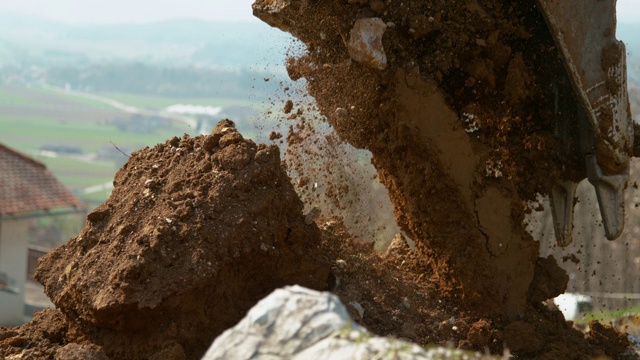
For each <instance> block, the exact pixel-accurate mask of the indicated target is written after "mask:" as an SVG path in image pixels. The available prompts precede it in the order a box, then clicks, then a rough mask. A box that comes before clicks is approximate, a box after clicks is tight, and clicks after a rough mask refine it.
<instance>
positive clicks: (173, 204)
mask: <svg viewBox="0 0 640 360" xmlns="http://www.w3.org/2000/svg"><path fill="white" fill-rule="evenodd" d="M302 208H303V205H302V202H301V201H300V200H299V198H298V196H297V195H296V193H295V192H294V190H293V186H292V185H291V183H290V181H289V178H288V177H287V176H286V173H285V171H284V170H283V168H282V167H281V166H280V156H279V149H278V147H277V146H275V145H256V144H254V143H253V141H251V140H246V139H244V138H243V137H242V135H241V134H240V133H238V132H237V131H236V129H235V126H234V124H233V122H231V121H229V120H223V121H221V122H220V123H219V124H218V125H217V126H216V128H215V129H214V131H213V133H212V134H211V135H208V136H198V137H194V138H192V137H189V136H187V135H185V136H184V137H182V138H177V137H174V138H173V139H171V140H169V141H167V142H166V143H164V144H158V145H156V146H155V147H154V148H152V149H150V148H145V149H142V150H140V151H137V152H135V153H134V154H132V156H131V159H130V160H129V161H128V162H127V164H126V165H125V166H124V167H123V168H122V169H121V170H120V171H119V172H118V173H117V174H116V176H115V180H114V190H113V193H112V195H111V196H110V198H109V199H108V200H107V201H106V202H105V203H104V204H103V205H101V206H99V207H98V208H96V209H95V210H94V211H93V212H92V213H90V214H89V215H88V217H87V218H88V221H87V224H86V226H85V227H84V229H83V230H82V231H81V232H80V234H79V235H78V236H76V237H75V238H72V239H70V240H69V241H68V242H67V243H66V244H65V245H63V246H61V247H59V248H57V249H54V250H53V251H52V252H50V253H49V254H47V255H46V256H45V257H44V258H43V259H42V260H41V261H40V264H39V267H38V270H37V272H36V275H35V276H36V278H37V279H38V280H39V281H40V282H41V283H43V284H44V285H45V291H46V293H47V294H48V295H49V297H50V298H51V299H52V301H53V302H54V304H55V305H56V307H57V308H59V309H60V310H56V311H48V312H47V313H46V314H50V315H49V317H54V318H55V319H57V321H59V322H60V323H61V324H64V325H61V326H60V330H59V331H55V332H54V333H53V334H52V335H51V336H49V340H48V341H49V342H50V343H52V344H58V345H59V346H63V345H65V344H67V343H78V344H80V345H85V344H94V345H96V346H99V347H101V348H102V350H103V351H104V353H105V354H106V355H107V356H109V357H110V358H113V359H145V358H158V359H160V358H163V359H165V358H175V359H179V358H189V359H193V358H198V357H199V356H201V355H202V354H203V353H204V352H205V350H206V349H207V347H208V346H209V345H210V344H211V342H212V340H213V339H214V338H215V337H216V336H217V335H218V334H220V333H221V332H222V331H224V330H225V329H227V328H229V327H231V326H233V325H234V324H235V323H236V322H237V321H238V320H240V319H241V318H242V317H243V316H244V315H245V313H246V311H247V310H248V309H249V308H250V307H251V306H253V305H254V304H255V303H256V302H257V301H258V300H259V299H261V298H262V297H264V296H266V295H267V294H269V293H270V292H271V291H272V290H274V289H276V288H278V287H281V286H284V285H287V284H300V285H303V286H306V287H309V288H314V289H321V290H324V289H326V288H327V282H328V279H329V269H330V268H329V265H328V264H327V262H326V261H325V260H323V256H321V253H320V252H319V249H320V248H319V244H320V232H319V230H318V228H317V226H316V225H315V224H313V223H308V222H305V217H304V216H303V214H302ZM40 318H42V316H39V317H36V321H35V323H34V324H33V325H32V326H35V327H37V326H38V325H37V319H40ZM45 332H46V333H49V331H48V330H46V331H45ZM2 336H3V337H5V338H10V339H11V340H10V341H9V342H8V344H9V345H11V344H13V345H11V346H9V347H7V348H6V349H4V355H5V356H6V355H9V354H11V353H12V352H14V351H21V350H23V349H22V347H21V346H22V345H25V344H28V343H31V340H25V341H24V342H25V344H22V343H19V344H14V343H15V342H16V341H18V340H16V336H17V335H13V334H11V333H4V335H2ZM18 342H19V341H18ZM4 344H7V342H5V343H4ZM15 345H17V346H15ZM43 346H44V345H43ZM45 347H46V346H45ZM76 350H78V349H76ZM85 350H86V349H85ZM60 351H63V350H60ZM65 351H66V350H65ZM87 351H89V350H87ZM171 354H172V355H171ZM169 355H171V356H169Z"/></svg>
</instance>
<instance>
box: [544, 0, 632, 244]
mask: <svg viewBox="0 0 640 360" xmlns="http://www.w3.org/2000/svg"><path fill="white" fill-rule="evenodd" d="M537 2H538V6H539V8H540V10H541V11H542V13H543V15H544V17H545V19H546V22H547V25H548V27H549V29H550V30H551V34H552V35H553V37H554V40H555V43H556V46H557V47H558V50H559V51H560V54H561V56H562V59H563V62H564V65H565V69H566V71H567V75H568V78H569V80H570V83H571V86H572V88H573V92H574V93H575V97H576V98H577V99H578V102H579V104H578V106H579V108H580V111H579V112H578V113H579V118H580V119H579V120H578V128H579V129H578V132H579V134H578V136H577V137H578V139H579V141H578V142H579V146H580V149H579V150H580V152H581V154H582V156H583V157H584V159H585V166H586V169H587V174H588V179H589V182H591V184H592V185H593V186H594V188H595V190H596V195H597V198H598V205H599V207H600V213H601V215H602V221H603V225H604V229H605V235H606V237H607V238H608V239H609V240H614V239H616V238H617V237H618V236H620V234H621V233H622V230H623V228H624V191H625V189H626V187H627V183H628V179H629V159H630V157H631V154H632V148H633V122H632V119H631V112H630V109H629V96H628V94H627V66H626V51H625V46H624V44H623V43H622V42H621V41H618V40H616V37H615V33H616V0H537ZM562 136H565V137H566V136H567V135H566V134H563V135H562ZM574 196H575V184H570V183H568V182H567V181H564V180H558V181H557V185H556V186H555V187H554V189H552V191H551V205H552V206H551V208H552V214H553V220H554V228H555V232H556V239H557V240H558V244H559V245H560V246H567V245H569V244H570V243H571V240H572V239H571V230H572V228H573V204H574V201H573V200H574V199H573V198H574Z"/></svg>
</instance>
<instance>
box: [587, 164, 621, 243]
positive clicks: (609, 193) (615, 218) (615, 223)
mask: <svg viewBox="0 0 640 360" xmlns="http://www.w3.org/2000/svg"><path fill="white" fill-rule="evenodd" d="M585 162H586V165H587V174H588V176H589V182H590V183H591V184H592V185H593V187H594V188H595V189H596V196H597V198H598V206H599V207H600V215H602V223H603V225H604V232H605V236H606V237H607V239H609V240H615V239H617V238H618V237H619V236H620V234H622V230H623V229H624V191H625V189H626V187H627V182H628V181H629V167H628V166H627V170H626V171H625V172H623V173H622V174H617V175H604V174H603V173H602V169H601V168H600V165H598V161H597V159H596V157H595V155H589V156H587V157H586V158H585Z"/></svg>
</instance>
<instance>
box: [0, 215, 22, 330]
mask: <svg viewBox="0 0 640 360" xmlns="http://www.w3.org/2000/svg"><path fill="white" fill-rule="evenodd" d="M28 230H29V220H28V219H18V220H7V219H0V273H5V274H6V275H7V276H8V277H9V278H11V279H14V280H15V283H13V286H15V287H17V288H18V289H19V290H20V293H19V294H12V293H7V292H4V291H0V326H15V325H20V324H22V323H23V318H24V284H25V281H26V273H27V243H28Z"/></svg>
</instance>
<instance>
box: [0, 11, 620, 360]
mask: <svg viewBox="0 0 640 360" xmlns="http://www.w3.org/2000/svg"><path fill="white" fill-rule="evenodd" d="M254 12H255V14H256V15H257V16H258V17H260V18H261V19H263V20H264V21H266V22H267V23H269V24H271V25H273V26H277V27H279V28H281V29H283V30H285V31H289V32H291V33H292V34H294V35H295V36H296V37H298V38H299V39H300V40H302V41H303V42H304V43H305V44H306V46H307V51H306V52H305V53H304V54H302V55H300V56H297V57H294V58H291V59H290V60H289V63H288V71H289V74H290V76H291V77H292V78H293V79H294V80H295V79H299V78H304V79H306V81H307V89H308V91H309V94H311V95H312V96H313V97H314V99H315V101H316V102H317V106H318V108H319V110H320V111H321V113H322V114H323V115H325V116H326V118H327V119H328V121H329V123H330V125H331V126H332V127H333V128H334V129H335V131H336V133H337V135H335V134H333V135H327V137H326V138H325V139H324V140H325V141H324V144H325V145H326V146H328V147H330V148H332V147H333V148H335V147H338V146H339V144H340V143H342V142H343V141H347V142H348V143H350V144H352V145H354V146H356V147H358V148H361V149H366V150H369V151H370V152H371V154H372V160H371V161H372V163H373V164H374V166H375V167H376V170H377V175H376V179H379V181H380V182H381V183H382V184H384V186H385V187H386V189H387V190H388V192H389V196H390V199H391V202H392V204H393V210H394V214H395V217H396V221H397V223H398V225H399V226H400V228H401V229H402V231H403V232H404V233H405V234H407V235H408V237H410V238H411V239H412V240H413V241H415V244H416V248H415V249H412V248H411V247H410V246H409V245H408V244H407V241H406V239H405V237H404V236H403V235H401V234H398V235H397V236H396V237H395V238H394V239H393V241H392V243H391V246H390V247H389V248H388V249H387V251H386V252H384V253H382V254H380V253H377V252H376V251H374V249H373V245H372V243H365V242H361V241H359V240H358V239H355V238H354V237H353V236H351V234H350V233H349V229H347V228H346V227H345V226H344V225H343V222H342V220H341V219H338V218H332V217H319V216H318V212H317V211H316V209H312V210H311V211H309V212H308V213H306V214H304V213H303V206H304V205H303V203H302V202H301V201H300V199H299V198H298V195H297V194H296V192H295V191H294V185H293V184H292V181H291V180H290V178H289V177H288V176H287V173H286V171H287V170H289V171H290V172H291V171H292V170H293V172H295V171H296V169H290V168H289V169H285V167H284V166H282V163H281V162H282V160H281V158H280V152H279V149H278V147H276V146H275V145H264V144H260V145H256V144H255V143H253V142H252V141H250V140H247V139H244V138H243V137H242V135H241V134H240V133H238V132H237V131H236V129H235V126H234V124H233V123H232V122H231V121H230V120H223V121H221V122H220V123H219V124H218V125H217V126H216V128H215V129H214V131H213V133H212V134H211V135H207V136H198V137H194V138H191V137H189V136H187V135H185V136H183V137H182V138H178V137H175V138H173V139H170V140H168V141H167V142H166V143H164V144H159V145H157V146H155V147H154V148H145V149H142V150H140V151H138V152H136V153H134V154H132V156H131V159H130V160H129V161H128V162H127V164H126V165H125V166H124V167H123V168H122V169H121V170H120V171H119V172H118V174H117V175H116V177H115V179H114V190H113V193H112V195H111V197H110V198H109V200H107V202H105V203H104V204H103V205H101V206H100V207H98V208H97V209H96V210H95V211H93V212H92V213H91V214H89V215H88V221H87V223H86V225H85V227H84V229H83V230H82V232H81V233H80V234H79V235H78V236H76V237H74V238H72V239H70V240H69V242H68V243H67V244H65V245H63V246H61V247H59V248H57V249H55V250H54V251H52V252H51V253H50V254H48V255H47V256H46V257H45V258H43V259H42V261H41V263H40V266H39V268H38V271H37V273H36V278H37V279H38V280H39V281H40V282H42V283H43V284H44V285H45V290H46V292H47V294H48V295H49V296H50V298H51V299H52V301H53V302H54V304H56V306H57V309H55V310H45V311H43V312H40V313H38V314H36V316H35V317H34V320H33V321H32V322H31V323H28V324H25V325H23V326H21V327H17V328H11V329H6V328H0V356H3V357H6V358H18V357H20V358H34V359H54V358H58V359H62V358H74V357H77V358H95V359H103V358H104V359H107V358H111V359H198V358H199V357H200V356H201V355H202V354H203V353H204V351H205V350H206V348H207V346H209V344H210V343H211V342H212V340H213V339H214V338H215V337H216V336H217V335H219V334H220V333H221V332H222V331H224V330H225V329H226V328H228V327H230V326H233V325H234V324H235V323H236V322H237V321H238V320H240V318H242V316H243V315H244V314H245V313H246V311H247V310H248V309H249V308H250V307H251V306H252V305H253V304H255V302H256V301H257V300H259V299H260V298H261V297H263V296H265V295H266V294H267V293H269V292H270V291H272V290H273V289H275V288H277V287H280V286H283V285H287V284H294V283H296V284H300V285H304V286H307V287H310V288H314V289H319V290H326V289H329V290H331V291H333V292H335V293H336V294H338V295H339V296H340V298H341V299H342V300H343V302H344V303H345V304H347V306H348V309H349V311H350V314H351V316H352V317H353V318H354V319H355V320H356V321H357V322H359V323H361V324H362V325H364V326H365V327H367V328H368V329H370V330H371V331H372V332H374V333H376V334H379V335H393V336H396V337H399V338H404V339H408V340H411V341H414V342H416V343H418V344H421V345H428V344H438V345H443V346H453V347H459V348H464V349H473V350H478V351H490V352H491V353H494V354H503V353H504V352H505V351H507V352H511V354H515V355H517V358H518V359H590V358H593V357H596V356H609V357H611V358H613V359H624V358H626V355H624V353H625V352H626V351H627V349H628V348H629V344H628V342H627V340H626V337H625V336H623V335H621V334H619V333H618V332H616V331H615V330H613V329H611V328H610V327H608V326H603V325H600V324H598V323H593V324H590V330H589V331H588V332H586V333H583V332H581V331H579V330H577V329H575V328H574V327H573V326H572V323H570V322H567V321H565V320H564V318H563V316H562V314H561V313H560V312H559V311H558V310H557V309H556V310H554V309H550V308H548V307H547V306H546V305H545V304H544V303H543V301H544V300H547V299H549V298H552V297H554V296H555V295H558V294H560V293H562V292H563V291H564V290H565V288H566V285H567V281H568V277H567V275H566V274H565V273H564V271H563V270H561V269H560V268H559V267H558V265H557V263H556V260H555V259H554V258H553V257H547V258H541V257H539V249H538V243H536V242H535V241H534V240H533V239H532V237H531V235H530V234H529V233H527V232H526V231H525V228H524V224H523V221H524V217H525V214H526V213H527V212H531V211H532V209H530V208H528V207H527V206H525V203H526V202H527V201H532V200H535V199H536V197H537V196H538V195H539V194H546V193H547V191H548V189H550V187H551V184H552V181H553V178H560V177H565V178H567V177H580V176H582V175H584V169H583V168H582V167H581V166H579V165H578V164H579V162H578V161H577V160H576V157H575V154H572V153H570V152H563V151H560V150H561V149H565V148H571V147H572V146H571V144H570V142H571V139H556V137H555V136H554V131H555V126H557V124H556V118H555V113H554V111H553V107H552V104H553V103H554V101H555V100H556V98H555V97H553V96H551V95H550V94H552V93H558V94H559V96H560V98H561V99H564V100H566V101H573V99H572V96H573V95H572V94H571V93H570V90H567V89H569V87H568V86H566V84H564V85H563V84H561V83H557V82H562V79H563V76H564V75H563V74H564V73H563V69H562V63H561V61H560V59H559V57H558V54H557V51H556V50H555V47H554V45H553V40H552V39H551V36H550V34H549V33H548V31H547V29H546V26H545V25H544V20H543V19H542V17H541V15H540V14H539V13H538V10H537V9H536V7H535V6H534V3H533V1H530V0H528V1H522V2H507V1H489V0H477V1H456V2H452V1H445V0H438V1H430V2H424V1H413V0H404V1H402V2H397V1H393V0H387V1H382V0H370V1H342V0H336V1H318V0H258V1H256V3H255V4H254ZM371 18H379V19H381V21H378V20H373V21H368V22H360V23H359V24H360V25H359V28H370V27H371V28H375V32H376V34H378V37H380V34H382V35H381V38H380V39H379V40H380V43H377V44H375V46H374V47H375V49H373V50H375V51H381V50H383V51H384V55H385V57H384V58H383V57H381V56H362V57H358V59H359V61H361V62H362V63H360V62H356V61H353V60H352V59H351V57H350V51H349V50H350V49H349V44H350V37H351V36H352V29H353V27H354V24H355V23H356V21H357V20H361V19H371ZM381 29H383V30H384V31H383V32H382V33H381V32H380V30H381ZM353 54H354V52H353V51H351V56H354V55H353ZM377 55H380V54H379V53H378V54H377ZM383 60H384V61H383ZM552 79H561V80H552ZM282 111H283V113H284V114H285V115H286V117H287V118H288V120H291V121H292V123H291V125H290V131H289V132H288V135H287V142H288V145H289V146H293V147H295V146H300V145H304V144H306V143H305V140H306V139H305V131H303V130H304V129H309V128H312V127H313V126H316V125H314V124H312V123H311V122H310V120H308V119H306V117H305V116H304V114H305V111H307V110H305V109H303V108H302V107H300V106H297V104H294V102H293V101H291V100H288V101H287V102H286V103H285V104H284V106H283V108H282ZM573 115H575V114H573ZM568 118H569V122H571V120H572V118H571V113H570V114H569V116H568ZM568 126H570V124H569V125H568ZM269 137H270V139H271V140H272V141H275V140H279V139H280V138H281V137H282V134H281V133H279V132H273V133H271V135H270V136H269ZM302 148H304V147H302ZM298 175H300V176H299V177H297V178H296V179H295V180H294V181H293V182H294V183H295V186H296V187H297V188H298V189H305V188H306V189H309V191H311V192H313V191H318V193H319V191H320V189H318V186H317V182H316V181H314V179H311V178H309V177H305V176H304V174H303V173H299V174H298ZM356 190H357V189H351V188H349V186H345V184H342V183H340V182H334V183H330V184H326V187H325V188H324V189H322V192H323V193H324V194H325V195H326V194H328V195H326V196H327V197H328V198H329V199H335V201H337V207H341V208H348V206H349V203H348V201H346V200H347V199H353V197H352V196H353V195H354V194H357V191H356ZM349 201H351V200H349Z"/></svg>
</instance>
